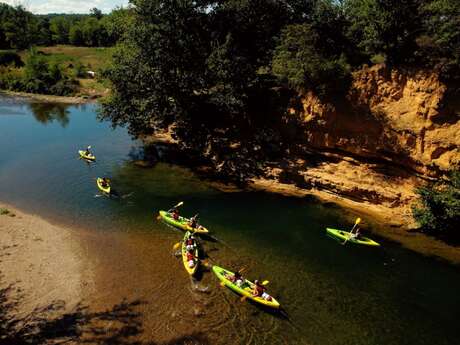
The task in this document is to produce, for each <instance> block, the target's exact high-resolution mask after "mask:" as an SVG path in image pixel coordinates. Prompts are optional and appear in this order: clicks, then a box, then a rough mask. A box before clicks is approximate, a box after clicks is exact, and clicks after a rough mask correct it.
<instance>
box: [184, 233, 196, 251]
mask: <svg viewBox="0 0 460 345" xmlns="http://www.w3.org/2000/svg"><path fill="white" fill-rule="evenodd" d="M195 247H196V241H195V237H194V236H193V235H190V236H189V238H187V240H185V248H186V249H187V251H189V250H193V249H195Z"/></svg>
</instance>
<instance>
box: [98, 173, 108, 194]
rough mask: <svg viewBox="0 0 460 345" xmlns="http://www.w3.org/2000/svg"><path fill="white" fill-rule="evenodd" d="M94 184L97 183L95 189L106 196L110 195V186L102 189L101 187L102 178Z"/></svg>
mask: <svg viewBox="0 0 460 345" xmlns="http://www.w3.org/2000/svg"><path fill="white" fill-rule="evenodd" d="M96 183H97V187H98V188H99V189H100V190H101V191H103V192H104V193H107V194H110V185H108V186H107V187H105V188H104V187H103V186H102V178H100V177H98V178H97V180H96Z"/></svg>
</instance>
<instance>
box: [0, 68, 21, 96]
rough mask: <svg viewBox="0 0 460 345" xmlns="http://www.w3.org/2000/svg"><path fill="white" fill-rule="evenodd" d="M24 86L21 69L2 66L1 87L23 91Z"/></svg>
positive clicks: (0, 73)
mask: <svg viewBox="0 0 460 345" xmlns="http://www.w3.org/2000/svg"><path fill="white" fill-rule="evenodd" d="M22 88H23V84H22V72H21V70H19V69H16V68H11V67H3V66H0V89H4V90H16V91H21V90H22Z"/></svg>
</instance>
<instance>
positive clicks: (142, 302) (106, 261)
mask: <svg viewBox="0 0 460 345" xmlns="http://www.w3.org/2000/svg"><path fill="white" fill-rule="evenodd" d="M0 207H1V208H7V209H8V210H9V211H10V212H11V213H12V214H14V217H12V216H11V213H10V214H9V215H8V214H7V215H0V272H1V273H0V291H3V290H2V289H5V288H7V287H8V286H12V287H13V289H12V290H11V291H10V292H9V293H6V294H5V293H4V292H0V294H3V295H4V296H0V300H2V298H1V297H5V296H6V297H7V298H6V301H16V302H18V304H17V307H16V308H15V309H14V308H13V309H12V308H10V309H8V307H7V304H8V303H4V302H0V309H1V311H2V313H5V314H7V315H9V317H10V318H16V319H20V320H25V319H26V320H36V321H37V320H39V319H40V318H44V319H45V320H46V322H45V324H43V325H41V326H37V327H36V328H35V331H34V332H35V333H37V334H38V335H37V336H36V337H37V338H36V339H40V340H45V343H48V342H49V343H51V342H52V341H55V340H59V341H61V340H63V339H66V343H70V344H79V343H83V342H87V343H90V344H92V343H101V344H114V343H115V344H118V343H120V344H128V343H129V344H131V343H132V342H134V341H136V344H226V343H228V342H227V340H228V339H229V338H231V339H232V343H234V344H251V343H253V344H256V343H265V339H266V338H267V337H269V336H270V335H271V334H273V333H274V332H277V331H279V327H280V325H281V324H280V323H279V320H277V319H276V318H273V317H272V316H271V315H269V314H267V313H264V312H263V311H260V310H258V309H257V308H254V306H252V305H250V304H248V303H241V302H240V301H239V298H238V297H237V296H235V295H234V294H232V293H229V292H228V291H226V289H222V288H219V287H218V282H217V280H216V279H214V277H213V275H212V274H210V273H205V274H204V275H203V276H202V277H200V278H199V280H194V279H191V278H190V277H189V276H188V275H187V273H186V272H185V270H184V269H183V267H182V266H181V265H182V263H181V260H179V259H178V258H177V257H176V256H175V255H174V253H173V251H172V246H173V244H174V242H175V241H178V240H180V238H181V233H178V232H175V231H171V232H165V234H164V235H158V234H157V235H152V234H150V233H143V232H139V233H132V232H131V233H123V232H106V233H100V232H94V231H86V230H82V229H70V228H66V227H62V226H59V225H54V224H51V223H49V222H47V221H45V220H43V219H41V218H40V217H39V216H36V215H29V214H26V213H23V212H21V211H19V210H17V209H15V208H13V207H10V206H8V205H2V204H0ZM206 246H207V248H206V250H209V251H210V252H212V250H213V244H212V243H210V244H206ZM222 254H224V255H226V256H229V257H230V256H231V253H226V249H225V248H224V249H222ZM235 260H236V261H235ZM237 260H238V259H230V261H229V262H228V264H231V265H236V266H237V265H241V263H239V262H238V261H237ZM210 261H211V262H212V260H210ZM254 316H256V317H254ZM261 330H262V331H261ZM50 331H51V332H50ZM9 336H10V337H12V338H11V339H14V334H13V335H12V334H10V335H9ZM27 339H29V338H20V340H22V341H24V340H27ZM34 339H35V338H34ZM15 340H17V339H15ZM29 340H30V339H29ZM278 341H279V343H285V342H286V340H285V339H282V337H281V338H280V337H278ZM278 341H276V343H278Z"/></svg>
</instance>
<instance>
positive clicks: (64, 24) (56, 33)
mask: <svg viewBox="0 0 460 345" xmlns="http://www.w3.org/2000/svg"><path fill="white" fill-rule="evenodd" d="M70 26H71V23H70V21H69V20H68V19H67V18H66V17H65V16H58V17H53V18H52V19H51V20H50V30H51V34H52V38H53V42H55V43H58V44H66V43H69V31H70Z"/></svg>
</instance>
